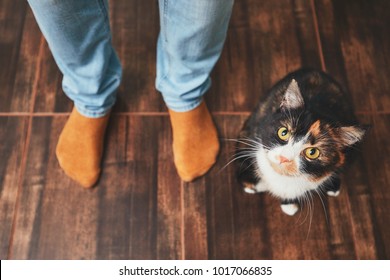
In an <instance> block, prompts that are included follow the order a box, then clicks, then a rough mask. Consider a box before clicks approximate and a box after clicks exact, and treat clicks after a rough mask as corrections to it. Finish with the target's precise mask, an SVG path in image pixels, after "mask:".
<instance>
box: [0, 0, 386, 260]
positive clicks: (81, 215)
mask: <svg viewBox="0 0 390 280" xmlns="http://www.w3.org/2000/svg"><path fill="white" fill-rule="evenodd" d="M110 9H111V20H112V30H113V38H114V43H115V47H116V50H117V52H118V54H119V56H120V57H121V61H122V63H123V68H124V78H123V83H122V85H121V88H120V93H119V100H118V103H117V105H116V107H115V113H114V115H113V118H112V122H111V125H110V127H109V131H108V137H107V145H106V153H105V156H104V161H103V168H104V171H103V174H102V177H101V180H100V182H99V184H98V186H97V187H96V188H94V189H93V190H84V189H82V188H80V187H78V186H77V185H75V184H74V183H73V182H71V181H70V179H68V178H67V177H66V176H65V175H64V173H63V172H62V170H61V169H60V168H59V166H58V164H57V161H56V158H55V154H54V150H55V145H56V142H57V139H58V135H59V133H60V131H61V129H62V127H63V125H64V123H65V121H66V119H67V116H68V114H69V112H70V110H71V108H72V103H71V102H70V101H69V100H68V99H67V98H66V97H65V95H64V94H63V93H62V90H61V74H60V73H59V71H58V69H57V67H56V65H55V63H54V61H53V58H52V56H51V54H50V51H49V49H48V47H47V44H46V42H45V40H44V39H43V37H42V35H41V33H40V31H39V28H38V27H37V25H36V23H35V20H34V17H33V15H32V13H31V10H30V8H29V7H28V5H27V1H24V0H0V195H1V196H0V227H1V229H0V259H389V258H390V125H389V124H390V67H389V65H390V36H389V34H390V17H389V10H390V1H387V0H374V1H368V0H366V1H363V0H358V1H356V0H348V1H346V0H333V1H332V0H295V1H273V0H261V1H259V0H236V3H235V6H234V12H233V16H232V20H231V23H230V28H229V32H228V38H227V42H226V45H225V48H224V52H223V54H222V56H221V59H220V61H219V62H218V64H217V66H216V68H215V70H214V72H213V87H212V89H211V90H210V91H209V92H208V93H207V96H206V100H207V103H208V105H209V107H210V108H211V110H212V112H213V115H214V118H215V121H216V123H217V126H218V129H219V132H220V137H221V142H222V151H221V153H220V156H219V159H218V162H217V164H216V165H215V166H214V167H213V169H212V170H211V171H210V172H209V173H208V174H207V175H206V176H205V177H203V178H201V179H199V180H197V181H195V182H194V183H190V184H187V183H184V182H182V181H181V180H180V179H179V177H178V176H177V174H176V171H175V168H174V165H173V162H172V150H171V140H172V139H171V128H170V125H169V119H168V116H167V113H166V108H165V105H164V103H163V101H162V98H161V96H160V95H159V94H158V93H157V92H156V90H155V88H154V78H155V59H156V57H155V48H156V36H157V34H158V29H159V26H158V9H157V3H156V1H152V0H150V1H141V0H134V1H126V0H116V1H111V7H110ZM301 66H310V67H315V68H318V69H323V70H326V71H327V72H329V73H330V74H331V75H333V76H334V77H335V78H336V79H337V80H338V81H340V83H341V84H342V85H343V86H344V87H345V88H346V89H348V90H349V91H350V93H351V96H352V100H353V102H354V106H355V108H356V111H357V114H358V116H359V119H360V120H361V121H362V122H364V123H370V124H372V125H373V127H372V129H371V131H370V132H369V135H368V137H367V138H366V141H365V142H364V144H363V145H362V148H361V150H360V152H359V156H358V160H357V161H356V162H355V163H354V164H353V165H352V166H350V168H349V169H348V171H347V172H346V174H345V176H344V181H343V189H342V192H341V194H340V196H339V197H338V198H322V200H323V203H322V202H321V200H320V199H319V198H318V197H313V201H314V207H313V211H312V216H311V214H310V213H309V209H308V207H306V208H304V209H303V210H302V211H301V212H300V213H301V214H298V215H296V217H288V216H286V215H284V214H283V213H281V211H280V209H279V205H278V201H277V200H276V199H274V198H272V197H271V196H269V195H258V196H251V195H247V194H244V193H243V192H242V191H241V189H240V188H239V186H238V184H237V182H236V179H235V176H234V168H233V166H232V165H229V166H228V167H226V168H223V167H224V166H225V165H226V163H227V162H228V161H229V158H230V157H231V156H232V153H233V146H234V144H233V143H232V142H229V141H226V139H229V138H235V137H236V136H237V133H238V131H239V129H240V127H241V125H242V123H243V121H244V120H245V118H246V117H247V116H248V114H249V112H250V111H251V110H252V109H253V107H254V106H255V104H256V103H257V102H258V100H259V98H261V96H262V95H263V94H264V92H265V90H266V89H268V88H269V87H271V86H272V84H273V83H274V82H276V81H277V80H278V79H280V78H282V77H283V76H284V75H285V74H286V73H288V72H289V71H292V70H295V69H297V68H299V67H301Z"/></svg>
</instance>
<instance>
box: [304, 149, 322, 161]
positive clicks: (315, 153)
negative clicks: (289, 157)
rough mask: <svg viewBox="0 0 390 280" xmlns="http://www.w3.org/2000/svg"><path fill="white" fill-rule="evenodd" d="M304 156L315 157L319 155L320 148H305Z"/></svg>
mask: <svg viewBox="0 0 390 280" xmlns="http://www.w3.org/2000/svg"><path fill="white" fill-rule="evenodd" d="M305 156H306V157H307V158H308V159H317V158H318V157H319V156H320V150H318V149H317V148H313V147H312V148H307V149H305Z"/></svg>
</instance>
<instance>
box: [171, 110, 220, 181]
mask: <svg viewBox="0 0 390 280" xmlns="http://www.w3.org/2000/svg"><path fill="white" fill-rule="evenodd" d="M169 116H170V119H171V125H172V131H173V154H174V161H175V165H176V169H177V171H178V173H179V176H180V177H181V178H182V179H183V180H184V181H187V182H189V181H192V180H194V179H195V178H197V177H199V176H202V175H204V174H205V173H206V172H207V171H208V170H209V169H210V168H211V167H212V166H213V164H214V163H215V161H216V158H217V155H218V152H219V140H218V134H217V130H216V128H215V125H214V123H213V120H212V118H211V115H210V113H209V111H208V109H207V106H206V104H205V103H204V102H202V103H201V104H200V105H199V106H198V107H197V108H195V109H193V110H191V111H188V112H175V111H172V110H169Z"/></svg>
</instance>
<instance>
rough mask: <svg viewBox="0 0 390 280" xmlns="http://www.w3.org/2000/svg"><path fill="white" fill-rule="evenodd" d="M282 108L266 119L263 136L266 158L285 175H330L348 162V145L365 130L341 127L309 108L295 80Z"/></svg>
mask: <svg viewBox="0 0 390 280" xmlns="http://www.w3.org/2000/svg"><path fill="white" fill-rule="evenodd" d="M280 107H281V109H280V110H279V111H278V112H277V113H275V114H274V115H271V116H269V117H267V118H266V119H265V120H264V123H263V127H264V128H265V129H262V130H261V131H260V134H261V135H260V138H261V141H262V146H263V149H262V150H263V151H262V152H263V153H264V155H265V157H266V160H267V161H268V162H269V165H270V166H271V167H272V169H273V170H274V171H275V172H276V173H278V174H279V175H282V176H287V177H297V178H298V177H304V178H306V179H309V180H311V181H313V182H317V181H318V182H320V181H322V180H324V179H326V178H328V177H329V176H331V175H332V174H333V173H334V172H335V171H336V170H338V169H339V168H340V167H341V166H342V165H343V164H344V161H345V148H346V147H348V146H351V145H353V144H355V143H356V142H357V141H359V140H360V139H361V138H362V137H363V135H364V133H365V130H364V129H363V128H360V127H356V126H348V127H337V126H336V125H335V124H331V123H329V122H327V121H326V120H321V119H318V117H315V115H314V114H312V113H311V112H309V111H307V110H306V109H305V106H304V101H303V98H302V95H301V93H300V90H299V88H298V86H297V84H296V82H295V81H294V80H293V81H292V83H291V84H290V86H289V87H288V89H287V91H286V93H285V96H284V99H283V101H282V103H281V104H280ZM263 160H264V159H263Z"/></svg>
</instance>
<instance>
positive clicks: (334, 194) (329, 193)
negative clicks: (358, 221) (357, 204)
mask: <svg viewBox="0 0 390 280" xmlns="http://www.w3.org/2000/svg"><path fill="white" fill-rule="evenodd" d="M326 194H327V195H328V196H333V197H336V196H339V194H340V191H335V192H334V191H327V192H326Z"/></svg>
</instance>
